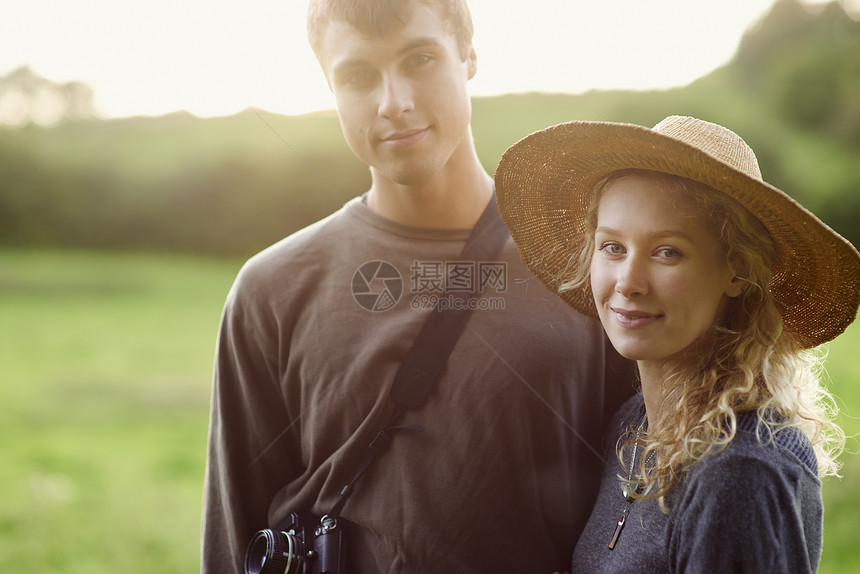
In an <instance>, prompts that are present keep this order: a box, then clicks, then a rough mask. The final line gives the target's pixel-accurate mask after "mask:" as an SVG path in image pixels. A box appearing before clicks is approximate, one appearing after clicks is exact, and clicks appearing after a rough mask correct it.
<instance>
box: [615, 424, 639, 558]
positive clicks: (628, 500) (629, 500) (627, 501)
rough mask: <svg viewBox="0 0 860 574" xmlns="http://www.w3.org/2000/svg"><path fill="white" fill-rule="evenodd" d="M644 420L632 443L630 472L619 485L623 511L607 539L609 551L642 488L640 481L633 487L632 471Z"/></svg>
mask: <svg viewBox="0 0 860 574" xmlns="http://www.w3.org/2000/svg"><path fill="white" fill-rule="evenodd" d="M646 420H647V419H646V418H645V417H644V416H643V417H642V422H640V423H639V428H637V429H636V441H635V442H634V443H633V452H632V454H631V456H630V470H628V471H627V482H626V484H622V485H621V494H622V496H624V511H623V512H622V513H621V518H620V519H619V520H618V523H617V524H616V525H615V530H614V531H613V532H612V538H610V539H609V544H608V545H607V548H609V549H610V550H612V549H613V548H615V543H616V542H618V537H619V536H620V535H621V530H622V529H623V528H624V523H625V522H627V515H629V514H630V507H631V506H633V503H634V502H635V501H636V498H634V495H635V494H639V491H640V489H641V487H642V481H637V482H636V485H635V486H634V485H633V469H634V467H635V466H636V449H637V447H638V446H639V437H640V436H641V435H642V430H643V429H644V428H645V421H646Z"/></svg>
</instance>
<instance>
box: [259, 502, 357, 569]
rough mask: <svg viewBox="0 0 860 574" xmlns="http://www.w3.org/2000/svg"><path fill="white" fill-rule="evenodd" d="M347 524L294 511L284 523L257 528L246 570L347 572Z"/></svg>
mask: <svg viewBox="0 0 860 574" xmlns="http://www.w3.org/2000/svg"><path fill="white" fill-rule="evenodd" d="M344 548H345V540H344V524H338V520H337V519H336V518H331V517H329V516H323V517H322V518H320V519H314V518H307V517H301V516H300V515H299V514H298V513H296V512H293V513H291V514H290V518H289V521H288V522H287V523H286V525H283V526H282V527H279V528H276V529H271V528H266V529H264V530H260V531H259V532H257V533H256V534H255V535H254V537H253V538H252V539H251V543H250V544H248V550H247V552H246V553H245V574H344V573H345V571H346V570H345V561H344Z"/></svg>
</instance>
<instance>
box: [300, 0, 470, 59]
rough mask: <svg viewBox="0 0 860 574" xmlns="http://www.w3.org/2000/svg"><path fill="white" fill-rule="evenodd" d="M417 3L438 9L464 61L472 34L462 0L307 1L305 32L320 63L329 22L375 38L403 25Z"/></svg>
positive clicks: (467, 11)
mask: <svg viewBox="0 0 860 574" xmlns="http://www.w3.org/2000/svg"><path fill="white" fill-rule="evenodd" d="M418 4H424V5H426V6H431V7H437V8H440V9H441V10H442V13H443V14H444V15H445V16H447V18H448V24H449V25H450V26H451V31H452V32H453V34H454V36H455V37H456V38H457V46H458V48H459V50H460V56H461V57H462V58H463V59H464V60H465V59H466V57H467V56H468V55H469V50H470V49H471V47H472V36H473V34H474V28H473V26H472V14H471V13H470V12H469V6H468V4H467V3H466V0H310V4H309V6H308V15H307V31H308V40H309V42H310V45H311V49H313V51H314V54H316V57H317V60H319V61H320V62H321V63H322V59H321V57H320V56H321V50H322V42H323V38H324V37H325V29H326V25H327V24H328V23H329V22H330V21H333V20H337V21H341V22H346V23H348V24H350V25H351V26H353V27H355V28H356V29H357V30H358V31H360V32H361V33H363V34H367V35H368V36H371V37H379V36H383V35H385V33H386V32H388V31H389V30H391V29H393V28H396V27H398V26H402V25H403V24H406V23H407V22H408V21H409V18H410V17H411V15H412V11H413V10H414V9H415V6H416V5H418Z"/></svg>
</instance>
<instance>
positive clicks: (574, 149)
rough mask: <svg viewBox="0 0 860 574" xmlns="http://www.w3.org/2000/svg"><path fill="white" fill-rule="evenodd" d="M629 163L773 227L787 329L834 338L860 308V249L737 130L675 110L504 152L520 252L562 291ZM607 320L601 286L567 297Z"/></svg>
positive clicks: (506, 211)
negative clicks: (593, 218) (723, 200)
mask: <svg viewBox="0 0 860 574" xmlns="http://www.w3.org/2000/svg"><path fill="white" fill-rule="evenodd" d="M620 169H646V170H651V171H659V172H663V173H669V174H673V175H678V176H681V177H685V178H687V179H691V180H694V181H698V182H701V183H704V184H707V185H709V186H711V187H713V188H716V189H718V190H720V191H722V192H724V193H725V194H726V195H729V196H730V197H732V198H734V199H735V200H736V201H738V202H739V203H740V204H741V205H743V206H744V207H745V208H747V209H748V210H749V211H750V212H751V213H752V214H753V215H755V216H756V217H757V218H758V219H759V220H760V221H761V222H762V223H763V224H764V226H765V227H766V228H767V230H768V231H769V232H770V234H771V236H772V237H773V240H774V243H775V246H776V261H775V264H774V267H773V279H772V281H771V285H770V289H771V292H772V293H773V295H774V299H775V301H776V304H777V307H778V309H779V310H780V312H781V313H782V319H783V323H784V325H785V327H786V329H788V330H790V331H791V332H793V333H794V334H795V335H796V336H797V337H798V338H799V340H800V342H801V344H803V345H804V346H805V347H814V346H817V345H820V344H822V343H825V342H827V341H830V340H831V339H833V338H834V337H836V336H837V335H839V334H840V333H842V332H843V331H844V330H845V328H846V327H847V326H848V325H849V324H850V323H851V322H852V321H853V320H854V317H855V316H856V314H857V307H858V305H860V255H858V253H857V250H856V249H855V248H854V247H853V246H852V245H851V244H850V243H849V242H848V241H846V240H845V239H844V238H843V237H841V236H840V235H839V234H837V233H836V232H834V231H833V230H832V229H830V228H829V227H827V226H826V225H825V224H824V223H822V222H821V221H820V220H819V219H818V218H817V217H815V216H814V215H813V214H812V213H810V212H809V211H807V210H806V209H804V208H803V207H802V206H801V205H800V204H798V203H797V202H796V201H794V200H793V199H792V198H790V197H789V196H788V195H786V194H785V193H783V192H782V191H780V190H779V189H777V188H775V187H774V186H772V185H770V184H768V183H766V182H765V181H763V180H762V177H761V171H760V170H759V167H758V161H757V160H756V157H755V154H754V153H753V151H752V149H751V148H750V147H749V146H748V145H747V144H746V143H745V142H744V141H743V140H742V139H741V138H740V137H739V136H738V135H737V134H735V133H734V132H731V131H729V130H728V129H726V128H724V127H722V126H719V125H716V124H712V123H709V122H705V121H702V120H699V119H696V118H690V117H682V116H671V117H668V118H666V119H665V120H663V121H662V122H660V123H659V124H657V125H656V126H654V128H653V129H648V128H645V127H642V126H638V125H633V124H619V123H610V122H569V123H564V124H559V125H557V126H553V127H549V128H547V129H544V130H541V131H538V132H535V133H533V134H531V135H529V136H527V137H525V138H523V139H522V140H520V141H519V142H517V143H516V144H514V145H513V146H511V147H510V148H509V149H508V150H507V151H506V152H505V154H504V155H503V156H502V160H501V162H500V163H499V167H498V169H497V171H496V175H495V179H496V196H497V200H498V205H499V213H500V214H501V216H502V219H503V220H504V222H505V224H506V225H507V226H508V229H510V231H511V236H512V237H513V238H514V241H515V242H516V244H517V247H518V248H519V251H520V256H521V257H522V259H523V261H524V262H525V263H526V265H528V267H529V268H530V269H531V271H532V272H533V273H534V274H535V275H536V276H537V277H538V279H540V280H541V281H542V282H543V283H544V284H545V285H546V286H547V287H548V288H549V289H550V290H551V291H553V292H556V293H557V292H558V288H559V286H560V285H561V283H563V282H564V279H565V278H564V277H562V274H563V273H564V271H565V269H566V268H567V266H568V262H569V261H570V257H571V255H572V254H574V253H579V252H580V251H581V249H582V246H583V237H584V235H585V233H586V229H585V214H586V211H587V208H588V201H589V199H590V196H591V192H592V189H593V188H594V185H595V184H596V183H597V182H598V181H600V180H601V179H602V178H603V177H604V176H606V175H608V174H609V173H611V172H613V171H616V170H620ZM560 296H561V298H562V299H564V300H565V301H566V302H567V303H568V304H569V305H571V306H572V307H574V308H575V309H577V310H579V311H580V312H582V313H585V314H586V315H590V316H592V317H597V310H596V309H595V307H594V301H593V299H592V295H591V289H590V287H588V286H584V287H582V288H580V289H576V290H573V291H567V292H565V293H561V294H560Z"/></svg>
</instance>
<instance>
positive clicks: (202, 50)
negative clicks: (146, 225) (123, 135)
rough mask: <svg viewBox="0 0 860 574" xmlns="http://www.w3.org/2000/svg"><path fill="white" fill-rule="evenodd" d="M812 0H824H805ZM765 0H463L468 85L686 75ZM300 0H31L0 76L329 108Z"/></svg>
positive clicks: (221, 103) (4, 46) (135, 107)
mask: <svg viewBox="0 0 860 574" xmlns="http://www.w3.org/2000/svg"><path fill="white" fill-rule="evenodd" d="M806 1H807V2H808V3H821V2H822V0H806ZM850 1H851V2H853V3H854V5H856V4H860V0H850ZM772 3H773V0H721V1H720V2H711V1H709V2H705V1H700V0H614V1H607V0H589V1H586V0H527V1H522V0H520V1H511V0H470V5H471V9H472V16H473V19H474V21H475V28H476V33H475V48H476V50H477V53H478V75H477V76H476V77H475V79H474V80H472V84H471V90H472V93H473V94H474V95H491V94H499V93H506V92H525V91H553V92H570V93H579V92H584V91H587V90H589V89H592V88H598V89H601V88H602V89H606V88H628V89H647V88H666V87H672V86H678V85H684V84H687V83H689V82H690V81H692V80H694V79H696V78H698V77H700V76H702V75H704V74H706V73H708V72H710V71H711V70H713V69H714V68H716V67H718V66H720V65H722V64H724V63H725V62H727V61H728V60H729V58H731V56H732V54H733V53H734V51H735V49H736V47H737V44H738V41H739V40H740V38H741V35H742V34H743V32H744V31H745V30H746V29H747V28H748V27H749V26H750V25H751V24H752V23H754V22H755V21H756V20H758V19H759V18H760V17H761V16H762V15H764V14H765V13H766V12H767V11H768V10H769V7H770V5H771V4H772ZM306 6H307V0H147V1H145V2H140V1H137V0H135V1H131V0H74V1H70V0H26V1H24V2H16V3H14V8H10V9H8V10H6V11H4V12H5V17H4V18H2V19H0V75H4V74H6V73H8V72H9V71H11V70H12V69H14V68H17V67H18V66H21V65H23V64H28V65H29V66H30V67H31V68H33V70H34V71H35V72H36V73H38V74H40V75H42V76H45V77H47V78H49V79H51V80H54V81H70V80H80V81H83V82H85V83H87V84H89V85H90V86H91V87H92V88H93V89H94V90H95V94H96V105H97V107H98V109H99V111H100V112H101V113H102V114H104V115H105V116H107V117H117V116H127V115H139V114H144V115H159V114H164V113H168V112H171V111H174V110H177V109H187V110H189V111H191V112H193V113H195V114H198V115H201V116H211V115H227V114H232V113H235V112H238V111H240V110H242V109H245V108H247V107H248V106H257V107H260V108H263V109H266V110H269V111H273V112H277V113H284V114H300V113H305V112H308V111H313V110H319V109H328V108H332V107H333V98H332V96H331V94H330V93H329V91H328V88H327V87H326V84H325V81H324V78H323V76H322V73H321V72H320V71H319V68H318V66H317V62H316V60H315V59H314V57H313V54H312V52H311V51H310V48H309V47H308V46H307V39H306V36H305V27H304V22H305V18H304V15H305V9H306Z"/></svg>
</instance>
